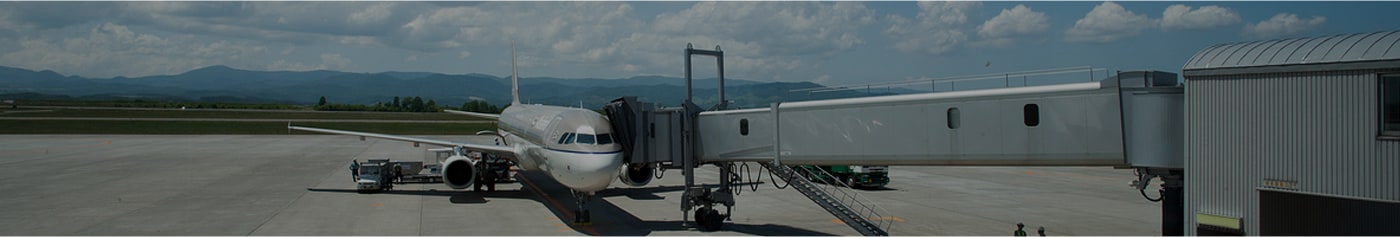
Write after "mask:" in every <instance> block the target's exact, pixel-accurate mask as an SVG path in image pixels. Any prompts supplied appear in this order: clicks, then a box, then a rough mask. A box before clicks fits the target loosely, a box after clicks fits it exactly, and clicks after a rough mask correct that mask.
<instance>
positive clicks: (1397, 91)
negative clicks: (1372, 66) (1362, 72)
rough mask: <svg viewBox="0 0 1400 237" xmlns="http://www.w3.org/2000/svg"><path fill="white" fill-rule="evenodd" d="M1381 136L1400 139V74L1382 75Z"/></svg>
mask: <svg viewBox="0 0 1400 237" xmlns="http://www.w3.org/2000/svg"><path fill="white" fill-rule="evenodd" d="M1380 95H1381V96H1380V99H1381V101H1380V105H1381V106H1380V114H1381V118H1380V119H1381V136H1386V137H1400V74H1389V75H1381V79H1380Z"/></svg>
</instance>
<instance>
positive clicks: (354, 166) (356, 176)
mask: <svg viewBox="0 0 1400 237" xmlns="http://www.w3.org/2000/svg"><path fill="white" fill-rule="evenodd" d="M350 181H360V162H359V161H356V160H350Z"/></svg>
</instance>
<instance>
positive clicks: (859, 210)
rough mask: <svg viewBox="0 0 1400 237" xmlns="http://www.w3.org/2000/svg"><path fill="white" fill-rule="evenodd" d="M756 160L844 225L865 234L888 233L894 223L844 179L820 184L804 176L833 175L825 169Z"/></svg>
mask: <svg viewBox="0 0 1400 237" xmlns="http://www.w3.org/2000/svg"><path fill="white" fill-rule="evenodd" d="M759 163H760V164H762V165H763V166H764V167H765V168H768V171H769V172H772V173H773V174H774V175H777V176H778V177H779V178H781V179H783V180H787V181H788V184H789V185H791V186H792V188H793V189H796V190H797V191H798V192H800V193H802V195H804V196H807V198H809V199H812V202H815V203H817V205H818V206H821V207H822V209H826V211H827V212H830V213H831V215H832V216H836V218H837V219H840V220H841V221H842V222H845V223H846V225H850V226H851V228H854V229H855V230H856V231H857V232H860V233H861V234H863V235H866V236H888V235H889V232H886V230H888V229H889V228H890V225H891V224H893V223H894V218H889V217H884V216H880V214H879V213H877V212H876V211H877V209H878V211H881V212H885V211H884V209H879V207H876V206H874V205H871V204H869V203H873V202H871V201H870V200H868V199H865V198H863V197H860V196H858V195H857V194H858V193H856V192H855V191H852V190H851V189H850V187H849V186H847V184H846V183H845V182H839V181H837V182H832V183H833V184H828V185H825V186H821V185H818V184H816V183H813V182H812V181H810V180H808V179H807V178H806V177H815V176H816V175H826V177H833V176H831V174H829V173H826V171H823V170H820V169H815V170H817V172H822V173H823V174H816V173H807V172H811V171H807V170H808V169H801V170H804V171H797V170H793V169H792V168H790V167H787V166H783V165H773V163H772V162H759Z"/></svg>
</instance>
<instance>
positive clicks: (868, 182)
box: [793, 165, 890, 188]
mask: <svg viewBox="0 0 1400 237" xmlns="http://www.w3.org/2000/svg"><path fill="white" fill-rule="evenodd" d="M793 168H794V169H799V170H800V172H801V173H803V174H806V175H805V176H806V177H807V179H808V180H812V182H819V183H827V184H834V183H836V182H840V183H844V184H846V186H850V187H852V188H879V187H884V186H885V185H886V184H889V183H890V177H889V166H883V165H849V166H847V165H834V166H828V165H821V166H815V165H799V166H794V167H793Z"/></svg>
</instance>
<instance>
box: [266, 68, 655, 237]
mask: <svg viewBox="0 0 1400 237" xmlns="http://www.w3.org/2000/svg"><path fill="white" fill-rule="evenodd" d="M510 51H511V62H510V64H511V65H510V70H511V76H510V92H511V102H510V106H508V107H506V109H505V110H504V111H501V113H500V114H489V113H475V112H466V111H456V110H447V111H446V112H449V113H455V114H462V115H468V116H475V117H482V118H488V119H495V120H496V121H497V122H496V124H497V125H498V126H497V131H479V132H477V134H478V135H496V136H499V137H500V138H502V140H504V142H503V143H502V144H499V145H497V144H474V143H461V142H452V141H443V140H436V139H426V138H416V137H407V136H397V135H388V134H378V133H367V132H356V131H344V130H334V129H324V128H312V127H302V126H292V125H290V124H288V125H287V128H288V129H295V130H302V131H310V132H320V133H330V134H342V135H351V136H360V137H362V138H363V137H373V138H380V139H388V140H397V141H405V142H412V143H414V145H417V144H420V143H422V144H430V145H438V146H445V147H452V148H454V149H453V151H454V155H453V156H451V157H448V158H447V159H446V160H444V161H443V163H442V175H443V183H445V184H446V185H447V186H448V187H451V188H453V189H465V188H467V187H471V186H472V182H474V181H475V180H476V176H477V175H478V174H477V171H478V169H476V165H477V164H476V162H477V161H475V160H472V159H470V158H467V156H466V154H467V152H468V151H476V152H482V153H487V154H491V155H495V156H497V157H500V158H505V159H509V160H512V161H515V163H516V164H517V165H518V166H519V167H520V168H521V169H522V170H523V171H525V172H535V171H539V172H544V173H546V174H547V175H548V176H549V177H550V178H552V179H554V180H555V181H557V182H559V183H560V184H563V185H564V186H565V187H568V188H569V189H571V190H572V192H573V194H574V195H575V196H576V197H577V198H576V199H577V200H578V203H577V204H578V209H576V210H574V221H573V223H574V224H576V225H589V224H591V223H592V222H591V218H589V213H588V208H587V204H588V202H589V200H591V199H593V196H594V194H596V193H597V192H598V191H600V190H603V189H606V188H608V185H610V184H612V179H613V178H614V177H617V178H618V179H620V180H621V181H622V182H623V183H624V184H627V185H629V186H634V187H639V186H644V185H646V184H647V183H649V182H650V181H651V179H652V174H653V173H652V172H655V171H656V167H655V166H654V165H630V164H625V163H624V162H623V153H622V146H621V145H619V144H618V143H617V139H615V138H614V137H613V136H612V135H611V134H612V125H610V124H608V120H607V118H606V117H604V116H603V115H601V114H598V112H594V111H592V110H587V109H581V108H570V107H561V106H549V105H539V104H533V105H532V104H523V103H520V83H519V78H517V76H516V75H517V74H518V73H517V71H516V66H515V46H514V45H511V49H510Z"/></svg>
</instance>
